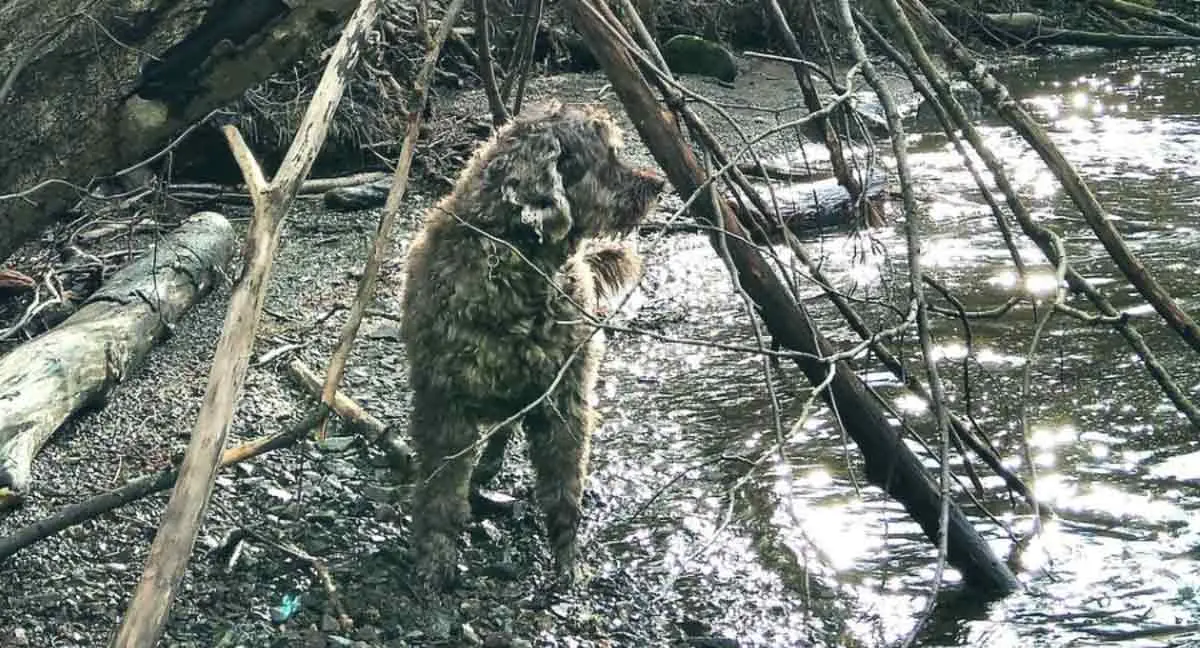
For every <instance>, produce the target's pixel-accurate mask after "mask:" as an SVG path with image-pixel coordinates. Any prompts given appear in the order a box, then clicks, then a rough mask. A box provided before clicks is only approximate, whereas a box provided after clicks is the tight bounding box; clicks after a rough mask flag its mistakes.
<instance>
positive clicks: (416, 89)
mask: <svg viewBox="0 0 1200 648" xmlns="http://www.w3.org/2000/svg"><path fill="white" fill-rule="evenodd" d="M464 4H466V0H452V2H451V3H450V6H448V7H446V13H445V14H444V15H443V16H442V21H441V23H440V24H439V25H438V31H437V34H436V35H435V36H434V40H433V45H432V46H431V47H430V48H429V50H428V51H427V52H426V53H425V61H424V63H423V64H422V66H421V69H420V71H419V72H418V73H417V78H416V80H415V81H414V82H413V94H412V99H411V101H410V102H409V106H408V130H407V132H406V133H405V134H404V147H403V148H402V149H401V150H400V159H399V160H398V161H397V163H396V172H395V174H394V175H393V176H392V188H391V190H390V191H388V196H387V201H386V202H385V203H384V206H383V215H382V216H381V217H380V219H379V228H378V230H377V231H376V233H375V241H374V244H373V245H372V246H371V250H370V252H369V253H368V255H367V263H366V267H365V268H364V269H363V274H362V278H361V279H359V281H358V292H357V294H355V296H354V303H353V304H351V306H350V314H349V315H348V316H347V318H346V323H345V324H344V325H343V326H342V332H341V337H340V338H339V339H338V346H337V349H335V350H334V352H333V356H332V357H331V358H330V359H329V368H328V369H327V370H326V373H325V388H324V389H323V390H322V392H321V402H323V403H330V402H331V400H332V399H333V395H334V392H335V391H336V390H337V388H338V384H340V383H341V381H342V374H343V373H344V372H345V370H346V362H347V360H348V359H349V357H350V350H351V348H353V346H354V338H355V337H356V336H357V335H358V327H359V325H360V324H361V323H362V318H363V313H364V311H366V309H367V306H368V305H369V304H370V303H371V300H372V298H373V296H374V294H375V283H376V281H377V280H378V278H379V266H380V264H381V263H382V262H383V258H384V256H385V255H386V254H387V250H388V246H389V244H390V242H391V239H390V236H391V232H392V226H393V224H394V223H395V222H396V216H397V215H398V214H399V213H400V204H401V202H402V201H403V200H404V192H405V191H406V190H407V189H408V175H409V170H410V169H411V168H412V160H413V153H414V152H415V151H416V148H417V138H418V137H420V134H421V120H422V119H421V116H422V115H423V114H424V113H425V103H426V101H427V99H428V96H429V84H430V82H431V80H432V79H433V73H434V71H435V70H436V69H437V61H438V54H439V53H441V50H442V45H443V44H444V43H445V42H446V38H447V37H448V36H449V35H450V30H451V29H453V28H454V23H455V22H456V20H457V19H458V13H459V11H461V10H462V8H463V5H464ZM325 427H326V426H325V424H324V423H322V424H321V430H320V432H319V433H318V434H317V436H318V438H319V439H324V438H325Z"/></svg>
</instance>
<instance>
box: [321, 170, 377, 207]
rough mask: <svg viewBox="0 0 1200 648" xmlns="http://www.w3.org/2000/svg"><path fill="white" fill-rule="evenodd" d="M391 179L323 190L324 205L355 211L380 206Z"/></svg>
mask: <svg viewBox="0 0 1200 648" xmlns="http://www.w3.org/2000/svg"><path fill="white" fill-rule="evenodd" d="M391 188H392V179H391V178H385V179H383V180H377V181H375V182H368V183H367V184H361V185H357V186H354V187H338V188H337V189H330V190H329V191H326V192H325V206H326V207H328V208H330V209H335V210H338V211H357V210H359V209H371V208H372V207H382V206H383V203H385V202H387V195H388V191H390V190H391Z"/></svg>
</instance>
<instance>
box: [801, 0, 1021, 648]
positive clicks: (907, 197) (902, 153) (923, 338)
mask: <svg viewBox="0 0 1200 648" xmlns="http://www.w3.org/2000/svg"><path fill="white" fill-rule="evenodd" d="M888 1H889V0H884V3H887V2H888ZM891 1H894V0H891ZM780 15H781V16H782V12H780ZM838 17H839V18H840V19H841V27H842V31H843V34H844V36H845V37H846V38H847V39H848V40H849V41H850V49H851V51H852V52H854V58H855V60H857V61H858V63H859V64H861V65H862V68H863V76H864V77H866V79H867V83H869V84H871V86H872V87H874V89H875V94H876V95H877V96H878V97H879V101H880V103H882V104H883V111H884V114H885V116H886V117H887V122H888V131H889V132H890V135H891V140H892V152H893V153H894V154H895V156H896V171H897V175H899V177H900V193H901V196H902V199H903V201H904V212H905V219H904V232H905V239H906V241H905V242H906V246H905V247H906V248H907V250H906V251H907V253H908V275H909V284H910V286H911V290H912V294H913V299H914V301H915V302H916V304H915V306H916V311H917V337H918V339H919V341H920V345H921V356H922V360H924V365H925V375H926V378H927V380H928V382H929V391H930V396H931V398H930V399H929V402H930V406H931V407H932V409H933V416H934V419H935V420H936V421H937V433H938V438H939V439H940V441H941V448H940V451H941V452H940V459H941V465H940V471H939V475H938V477H939V484H938V486H939V491H940V495H941V510H940V512H939V514H938V538H937V549H938V555H937V564H936V566H935V567H934V573H933V584H932V592H931V593H930V595H929V602H928V604H927V605H926V608H925V612H924V614H923V615H922V616H923V618H924V619H926V620H927V619H928V618H929V615H930V614H931V613H932V612H933V607H934V605H935V604H936V601H937V598H938V596H937V595H938V592H939V591H940V590H941V587H942V578H943V576H944V572H945V569H946V559H947V556H948V554H949V549H950V547H949V543H950V536H949V530H948V523H949V519H950V420H949V416H948V412H947V408H946V395H945V391H944V389H943V386H942V380H941V377H940V376H939V374H938V368H937V358H936V357H934V353H933V351H934V350H933V338H932V333H931V332H930V330H929V312H928V310H927V309H926V306H925V284H924V282H923V281H922V277H923V276H924V271H923V270H922V267H921V233H920V226H921V221H922V217H921V213H920V210H919V209H918V207H917V201H916V198H915V197H914V195H913V181H912V171H911V169H910V168H909V165H908V146H907V144H906V143H905V141H904V125H903V124H902V123H901V121H900V112H899V110H898V109H897V107H896V100H895V98H894V97H892V93H891V92H889V91H888V89H887V87H886V86H885V85H884V84H883V81H882V80H881V79H880V78H879V75H878V73H876V71H875V66H874V64H872V63H871V61H870V59H869V58H868V57H867V48H866V46H865V45H864V44H863V41H862V37H861V36H860V35H859V33H858V29H857V28H856V27H855V25H854V15H853V13H852V12H851V9H850V0H838ZM827 139H828V138H827ZM1035 506H1036V505H1035ZM923 626H924V623H923V622H922V623H919V624H916V625H915V626H914V627H913V629H912V631H911V632H910V633H909V635H908V638H907V639H906V641H905V645H911V642H913V641H915V639H916V635H917V632H918V631H919V630H920V628H922V627H923Z"/></svg>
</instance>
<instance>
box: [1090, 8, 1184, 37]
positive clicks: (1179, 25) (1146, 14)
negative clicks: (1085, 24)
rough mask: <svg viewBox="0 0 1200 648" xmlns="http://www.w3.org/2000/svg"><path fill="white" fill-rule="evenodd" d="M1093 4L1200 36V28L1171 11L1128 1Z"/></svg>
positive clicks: (1180, 31)
mask: <svg viewBox="0 0 1200 648" xmlns="http://www.w3.org/2000/svg"><path fill="white" fill-rule="evenodd" d="M1092 3H1093V4H1096V5H1098V6H1100V7H1104V8H1105V9H1109V10H1111V11H1114V12H1116V13H1119V14H1124V15H1126V16H1129V17H1131V18H1137V19H1138V20H1144V21H1146V22H1148V23H1154V24H1156V25H1162V26H1163V27H1169V28H1171V29H1174V30H1175V31H1177V32H1179V33H1181V34H1187V35H1189V36H1200V26H1198V25H1196V24H1194V23H1190V22H1188V21H1186V20H1184V19H1183V18H1180V17H1179V16H1176V15H1175V14H1173V13H1171V12H1169V11H1162V10H1159V9H1154V8H1153V7H1147V6H1146V5H1142V4H1138V3H1136V2H1129V1H1128V0H1092Z"/></svg>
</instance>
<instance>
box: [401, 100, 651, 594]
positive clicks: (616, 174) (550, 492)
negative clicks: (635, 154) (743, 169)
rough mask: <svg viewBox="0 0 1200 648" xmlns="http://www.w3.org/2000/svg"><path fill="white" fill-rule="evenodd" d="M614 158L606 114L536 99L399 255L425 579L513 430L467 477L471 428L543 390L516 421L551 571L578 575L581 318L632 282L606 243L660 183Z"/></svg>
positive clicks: (583, 392)
mask: <svg viewBox="0 0 1200 648" xmlns="http://www.w3.org/2000/svg"><path fill="white" fill-rule="evenodd" d="M620 148H621V133H620V131H619V130H618V129H617V127H616V126H615V125H614V124H613V122H612V120H611V118H610V117H609V116H608V114H607V113H605V112H604V111H603V110H601V109H597V108H592V107H586V106H569V105H562V104H558V103H549V104H546V105H543V106H541V107H539V108H537V109H535V110H534V111H531V112H530V113H528V114H526V115H523V116H521V117H520V118H518V119H517V120H515V121H514V122H512V123H510V124H508V125H506V126H504V127H503V128H500V129H499V130H498V131H497V132H496V133H495V134H494V135H493V137H492V138H491V140H489V141H488V142H487V143H486V144H484V145H482V146H481V147H480V148H479V149H478V150H477V151H476V152H475V154H474V156H473V157H472V159H471V161H470V162H469V163H468V164H467V166H466V168H464V169H463V171H462V173H461V174H460V175H459V177H458V180H457V183H456V185H455V187H454V190H453V191H452V192H451V193H450V194H449V195H447V196H446V197H445V198H443V199H442V200H441V201H440V202H439V203H438V204H437V205H436V206H435V207H433V208H432V209H431V210H430V212H429V213H428V214H427V216H426V220H425V223H424V226H423V228H422V230H421V232H420V233H419V234H418V236H417V238H416V240H415V241H414V242H413V244H412V246H411V248H410V250H409V254H408V263H407V276H406V282H405V291H404V300H403V323H402V326H401V328H402V334H403V338H404V341H405V344H406V346H407V349H408V360H409V371H410V385H411V387H412V390H413V413H412V438H413V443H414V446H415V450H416V454H417V458H418V463H419V465H420V482H419V485H418V487H417V493H416V497H415V507H414V508H415V510H414V513H413V522H414V529H413V531H414V538H413V548H414V550H415V553H416V559H417V565H418V570H419V572H420V576H421V578H422V580H423V581H425V583H426V584H428V585H432V586H444V585H447V584H449V583H450V582H452V581H453V578H454V566H455V563H456V557H457V547H456V541H457V538H458V533H459V531H460V530H461V528H462V526H463V524H464V523H465V522H466V519H467V517H468V516H469V514H470V507H469V503H468V501H469V500H468V495H469V492H470V491H471V489H472V488H473V487H478V486H480V485H482V484H484V483H486V482H487V481H489V480H490V479H491V478H492V477H494V476H495V475H496V473H497V471H498V470H499V468H500V462H501V459H502V458H503V455H504V448H505V445H506V444H507V442H508V439H509V437H510V436H511V433H512V430H511V427H510V428H505V429H503V430H501V431H500V432H498V433H497V434H495V435H494V436H492V437H491V438H490V439H489V440H488V442H487V444H486V445H487V447H486V449H485V450H484V452H483V456H482V459H481V460H480V461H479V462H478V463H479V465H478V467H476V463H477V462H476V458H477V455H478V452H477V451H476V450H477V446H478V444H479V441H480V435H481V432H482V429H481V428H482V426H483V425H487V424H495V423H498V422H500V421H504V420H506V419H508V418H510V417H512V416H513V415H515V414H517V413H518V412H519V411H521V410H522V409H524V408H526V407H527V406H528V405H529V404H530V403H532V402H534V401H535V400H537V399H538V398H539V397H541V396H542V395H543V394H546V395H547V397H546V398H545V399H543V400H542V401H541V403H540V404H538V405H536V406H534V407H533V408H532V409H531V410H530V411H528V412H527V413H526V414H525V415H524V417H523V419H522V420H521V421H520V423H519V424H520V426H521V428H523V430H524V432H525V436H526V440H527V442H528V446H529V454H530V460H531V462H532V464H533V466H534V470H535V472H536V479H537V488H536V491H537V497H538V500H539V503H540V505H541V507H542V510H543V511H544V514H545V519H546V529H547V533H548V535H549V540H550V546H551V550H552V553H553V556H554V559H555V565H556V569H557V572H558V574H559V576H560V578H563V579H566V580H567V581H570V580H573V579H574V578H575V575H576V569H577V566H576V562H577V555H578V551H579V549H578V540H577V533H578V527H579V523H580V518H581V496H582V491H583V483H584V480H585V478H586V475H587V464H588V455H589V452H590V443H591V434H592V430H593V427H594V426H595V413H594V410H593V405H592V402H593V395H594V391H595V383H596V370H597V366H598V364H599V362H600V360H601V357H602V356H603V354H604V342H603V337H602V335H600V334H595V328H596V327H595V326H594V325H593V324H592V323H591V322H590V321H589V316H591V315H595V313H596V312H597V309H598V307H599V300H600V299H602V298H607V297H610V296H612V295H614V294H616V293H617V292H620V291H621V290H622V289H623V288H624V287H626V286H627V285H628V284H629V283H630V282H631V281H632V280H634V279H635V278H636V277H637V275H638V274H639V273H640V271H641V264H640V259H639V258H638V256H637V254H636V253H635V252H634V251H633V250H632V249H631V248H630V247H629V246H627V245H624V244H622V243H619V242H617V241H615V240H613V239H615V237H618V236H622V235H625V234H628V233H630V232H631V231H632V230H633V229H634V228H635V227H636V226H637V225H638V223H639V222H640V221H641V220H642V218H643V217H644V216H645V215H646V214H647V213H648V212H649V211H650V210H651V209H653V207H654V205H655V203H656V201H657V200H658V197H659V195H660V193H661V192H662V189H663V185H664V181H663V180H662V179H661V178H660V177H658V176H657V175H655V174H653V173H649V172H642V171H637V170H634V169H633V168H631V167H629V166H627V165H626V164H625V163H623V162H622V161H621V160H620V159H619V158H618V157H617V153H618V150H619V149H620ZM581 310H582V311H583V312H581ZM572 358H573V359H572ZM560 373H561V375H562V378H561V380H560V381H559V382H558V384H557V386H554V383H555V380H556V377H557V376H559V375H560ZM552 387H553V388H552ZM514 425H516V424H514Z"/></svg>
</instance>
